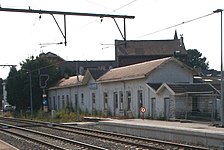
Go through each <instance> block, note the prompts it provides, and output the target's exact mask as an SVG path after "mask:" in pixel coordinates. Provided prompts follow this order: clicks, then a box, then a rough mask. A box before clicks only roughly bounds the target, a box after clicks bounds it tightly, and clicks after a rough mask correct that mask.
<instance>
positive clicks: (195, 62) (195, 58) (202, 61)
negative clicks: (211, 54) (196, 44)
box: [187, 49, 209, 70]
mask: <svg viewBox="0 0 224 150" xmlns="http://www.w3.org/2000/svg"><path fill="white" fill-rule="evenodd" d="M206 60H207V58H206V57H202V53H200V52H199V51H198V50H197V49H189V50H187V65H189V66H190V67H192V68H201V69H203V70H205V69H208V68H209V63H208V62H206Z"/></svg>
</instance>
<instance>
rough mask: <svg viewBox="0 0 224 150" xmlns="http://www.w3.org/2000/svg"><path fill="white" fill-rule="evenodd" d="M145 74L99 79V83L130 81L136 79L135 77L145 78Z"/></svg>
mask: <svg viewBox="0 0 224 150" xmlns="http://www.w3.org/2000/svg"><path fill="white" fill-rule="evenodd" d="M143 78H145V75H141V76H135V77H133V76H132V77H124V78H117V79H107V80H98V81H97V83H109V82H119V81H128V80H135V79H143Z"/></svg>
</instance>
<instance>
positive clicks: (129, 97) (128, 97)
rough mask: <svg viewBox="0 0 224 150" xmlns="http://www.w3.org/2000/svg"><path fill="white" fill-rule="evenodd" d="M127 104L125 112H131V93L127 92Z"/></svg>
mask: <svg viewBox="0 0 224 150" xmlns="http://www.w3.org/2000/svg"><path fill="white" fill-rule="evenodd" d="M127 102H128V106H127V110H131V91H127Z"/></svg>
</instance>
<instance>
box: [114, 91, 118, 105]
mask: <svg viewBox="0 0 224 150" xmlns="http://www.w3.org/2000/svg"><path fill="white" fill-rule="evenodd" d="M114 107H115V108H118V94H117V92H114Z"/></svg>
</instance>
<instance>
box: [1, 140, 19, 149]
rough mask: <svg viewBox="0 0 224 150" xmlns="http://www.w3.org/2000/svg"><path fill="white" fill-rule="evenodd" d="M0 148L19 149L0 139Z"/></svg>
mask: <svg viewBox="0 0 224 150" xmlns="http://www.w3.org/2000/svg"><path fill="white" fill-rule="evenodd" d="M0 150H19V149H17V148H15V147H13V146H12V145H10V144H8V143H6V142H4V141H2V140H0Z"/></svg>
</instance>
